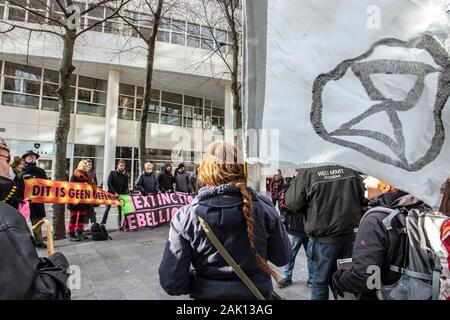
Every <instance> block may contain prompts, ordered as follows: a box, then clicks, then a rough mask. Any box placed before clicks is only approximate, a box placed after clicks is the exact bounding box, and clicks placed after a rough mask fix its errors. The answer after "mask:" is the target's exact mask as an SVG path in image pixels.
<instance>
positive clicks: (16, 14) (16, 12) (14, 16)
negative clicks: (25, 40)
mask: <svg viewBox="0 0 450 320" xmlns="http://www.w3.org/2000/svg"><path fill="white" fill-rule="evenodd" d="M8 19H9V20H14V21H21V22H24V21H25V10H24V9H20V8H16V7H9V16H8Z"/></svg>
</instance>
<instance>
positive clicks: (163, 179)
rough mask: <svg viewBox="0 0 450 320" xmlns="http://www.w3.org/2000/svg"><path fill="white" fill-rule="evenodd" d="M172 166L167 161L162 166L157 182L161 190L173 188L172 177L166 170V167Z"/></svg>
mask: <svg viewBox="0 0 450 320" xmlns="http://www.w3.org/2000/svg"><path fill="white" fill-rule="evenodd" d="M168 166H170V167H171V168H172V166H171V165H170V163H167V164H166V165H165V166H164V167H163V168H162V172H161V173H160V174H159V176H158V183H159V189H160V190H161V192H165V191H169V190H173V184H174V182H175V181H174V177H173V174H172V172H171V171H167V169H166V168H167V167H168Z"/></svg>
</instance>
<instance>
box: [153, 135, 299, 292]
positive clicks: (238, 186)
mask: <svg viewBox="0 0 450 320" xmlns="http://www.w3.org/2000/svg"><path fill="white" fill-rule="evenodd" d="M225 155H226V158H225V159H226V161H227V162H226V163H225V162H224V161H225V159H224V157H225ZM230 159H234V162H230ZM198 181H199V183H201V184H202V185H204V186H205V187H203V188H202V189H200V190H199V194H198V196H197V197H196V198H195V199H194V201H193V203H192V204H190V205H187V206H185V207H183V208H181V209H180V210H179V211H178V213H177V214H176V215H175V216H174V217H173V218H172V220H171V223H170V231H169V240H168V242H167V245H166V248H165V251H164V255H163V259H162V261H161V265H160V267H159V277H160V283H161V286H162V288H163V289H164V290H165V291H166V292H167V293H168V294H170V295H185V294H190V296H191V298H193V299H199V300H208V299H212V300H223V299H225V300H226V299H255V296H254V295H253V294H252V292H251V291H250V290H249V289H248V288H247V286H246V285H245V284H244V283H243V281H241V280H240V279H239V277H238V276H237V275H236V274H235V273H234V271H233V269H232V268H230V267H229V266H228V264H227V263H226V262H225V261H224V259H223V258H222V257H221V255H220V253H219V252H218V251H217V250H216V248H215V247H214V245H213V244H212V243H211V242H210V240H209V239H208V238H207V236H206V234H205V232H204V230H203V229H202V227H201V225H200V221H199V217H201V218H202V219H204V220H205V221H206V222H207V223H208V224H209V225H210V227H211V229H212V232H213V233H214V234H215V235H216V236H217V238H218V239H219V241H220V242H221V243H222V245H223V246H224V247H225V249H226V250H227V251H228V252H229V254H230V255H231V256H232V257H233V258H234V260H235V261H236V263H237V264H239V266H240V267H241V268H242V269H243V271H244V272H245V273H246V274H247V276H248V277H249V278H250V279H251V281H252V282H253V283H254V285H255V286H256V287H257V288H258V289H259V291H260V292H261V293H262V295H263V296H264V297H265V298H266V299H270V298H271V293H272V290H273V287H272V281H271V276H272V277H274V278H275V279H276V280H277V281H278V275H277V274H276V272H275V271H274V270H273V269H271V267H270V266H269V265H268V262H267V260H270V261H271V262H272V263H273V264H275V265H277V266H283V265H285V264H286V263H287V262H288V261H290V260H291V258H292V249H291V244H290V241H289V238H288V236H287V233H286V230H285V228H284V226H283V224H282V222H281V219H280V217H279V216H278V213H277V212H276V210H275V209H274V207H273V206H272V203H271V201H270V199H268V198H266V197H264V196H262V195H257V194H256V192H254V191H253V190H252V189H251V188H249V187H248V186H247V174H246V170H245V164H244V160H243V157H242V155H241V153H240V152H239V151H238V149H237V148H235V147H234V146H233V145H230V144H226V143H223V142H216V143H214V144H213V145H212V146H211V147H210V148H209V150H208V151H207V152H206V155H205V156H204V159H203V161H202V163H201V164H200V167H199V175H198ZM191 265H192V267H193V269H194V271H191Z"/></svg>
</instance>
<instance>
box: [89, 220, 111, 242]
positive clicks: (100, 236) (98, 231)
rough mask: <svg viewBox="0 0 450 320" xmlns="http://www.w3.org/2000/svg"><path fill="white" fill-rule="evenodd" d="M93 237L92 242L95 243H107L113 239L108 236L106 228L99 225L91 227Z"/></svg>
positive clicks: (95, 224)
mask: <svg viewBox="0 0 450 320" xmlns="http://www.w3.org/2000/svg"><path fill="white" fill-rule="evenodd" d="M91 235H92V240H94V241H106V240H108V239H111V237H110V236H109V235H108V231H106V228H105V226H104V225H102V224H99V223H94V224H93V225H92V226H91ZM111 240H112V239H111Z"/></svg>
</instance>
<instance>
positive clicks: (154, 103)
mask: <svg viewBox="0 0 450 320" xmlns="http://www.w3.org/2000/svg"><path fill="white" fill-rule="evenodd" d="M148 111H152V112H159V101H154V100H151V101H150V105H149V106H148Z"/></svg>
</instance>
